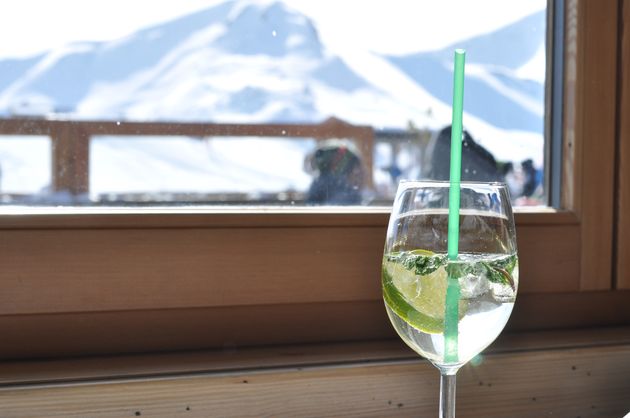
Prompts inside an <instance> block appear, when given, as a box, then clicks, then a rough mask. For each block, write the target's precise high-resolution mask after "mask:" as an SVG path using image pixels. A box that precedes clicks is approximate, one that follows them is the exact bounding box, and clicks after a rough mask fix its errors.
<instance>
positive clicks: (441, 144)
mask: <svg viewBox="0 0 630 418" xmlns="http://www.w3.org/2000/svg"><path fill="white" fill-rule="evenodd" d="M463 136H464V139H463V143H462V176H461V179H462V181H503V175H502V174H501V172H500V171H499V167H498V165H497V161H496V159H495V158H494V156H493V155H492V154H491V153H490V152H489V151H488V150H486V149H485V148H484V147H483V146H482V145H480V144H479V143H477V142H475V141H474V140H473V138H472V136H471V135H470V134H469V133H468V131H464V132H463ZM450 161H451V127H450V126H447V127H446V128H444V129H442V130H441V131H440V132H439V134H438V135H437V138H436V140H435V142H434V146H433V153H432V154H431V170H430V178H431V179H433V180H449V179H450V167H451V164H450Z"/></svg>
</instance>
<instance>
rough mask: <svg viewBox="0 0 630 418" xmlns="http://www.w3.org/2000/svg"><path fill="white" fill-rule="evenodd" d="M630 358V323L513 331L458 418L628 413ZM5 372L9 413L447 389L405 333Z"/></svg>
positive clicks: (225, 409) (381, 407)
mask: <svg viewBox="0 0 630 418" xmlns="http://www.w3.org/2000/svg"><path fill="white" fill-rule="evenodd" d="M629 355H630V327H628V326H626V327H614V328H601V329H583V330H562V331H558V330H556V331H544V332H530V333H517V334H506V335H504V336H502V337H501V338H500V339H499V341H497V342H496V343H495V344H493V346H492V347H491V348H490V349H489V350H487V353H485V354H484V356H483V357H482V360H481V362H480V363H478V364H476V365H475V366H473V365H467V366H465V367H464V368H463V369H462V370H461V371H460V373H459V375H458V380H459V382H458V406H459V408H458V416H461V417H479V416H483V417H497V418H498V417H505V416H510V417H532V418H533V417H540V416H546V415H548V414H553V415H554V416H581V417H590V416H598V417H599V416H611V417H612V416H622V415H623V414H625V413H626V412H628V411H627V410H625V409H628V404H627V393H630V381H629V380H628V379H627V376H628V375H629V374H630V363H629V362H628V361H627V358H628V356H629ZM624 359H625V361H624ZM0 370H1V372H0V404H2V405H3V407H2V411H3V413H4V414H7V415H3V416H12V417H22V416H64V417H79V416H91V417H125V416H134V415H135V416H138V415H142V416H158V417H170V416H185V417H202V416H203V417H206V416H222V417H226V416H263V415H264V416H304V417H308V416H338V415H344V416H357V417H359V416H413V415H415V416H433V415H436V409H437V402H438V388H439V384H438V381H439V379H438V373H437V371H436V370H435V369H434V368H433V367H432V366H431V365H430V364H429V363H428V362H426V361H424V360H420V359H419V358H418V357H417V356H416V355H415V354H414V353H412V352H411V351H410V350H409V349H407V348H406V347H403V345H402V343H400V342H399V341H397V340H389V341H373V342H364V343H336V344H313V345H299V346H275V347H260V348H248V349H239V350H235V349H231V350H230V349H226V350H221V351H213V352H191V353H170V354H153V355H136V356H120V357H109V358H106V357H98V358H97V357H92V358H78V359H66V360H50V361H21V362H11V363H4V364H2V365H1V367H0ZM624 408H625V409H624ZM460 414H461V415H460Z"/></svg>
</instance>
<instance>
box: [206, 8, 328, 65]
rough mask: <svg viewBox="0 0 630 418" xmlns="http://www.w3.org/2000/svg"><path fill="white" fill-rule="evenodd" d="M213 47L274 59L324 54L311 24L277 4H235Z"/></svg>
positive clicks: (304, 18) (305, 18)
mask: <svg viewBox="0 0 630 418" xmlns="http://www.w3.org/2000/svg"><path fill="white" fill-rule="evenodd" d="M216 45H217V46H218V47H220V48H221V49H223V50H224V51H226V52H230V53H233V54H239V55H258V54H262V55H269V56H275V57H280V56H285V55H287V54H299V55H304V56H311V57H321V56H322V50H323V47H322V45H321V43H320V41H319V37H318V35H317V31H316V29H315V26H314V25H313V22H311V20H310V19H308V18H307V17H306V16H304V15H302V14H300V13H298V12H296V11H294V10H292V9H290V8H288V7H287V5H286V4H284V3H283V2H279V1H274V2H254V1H242V2H235V3H234V6H233V9H232V11H231V12H230V15H229V17H228V23H227V25H226V32H225V34H224V35H223V36H221V37H220V38H219V39H218V40H217V42H216Z"/></svg>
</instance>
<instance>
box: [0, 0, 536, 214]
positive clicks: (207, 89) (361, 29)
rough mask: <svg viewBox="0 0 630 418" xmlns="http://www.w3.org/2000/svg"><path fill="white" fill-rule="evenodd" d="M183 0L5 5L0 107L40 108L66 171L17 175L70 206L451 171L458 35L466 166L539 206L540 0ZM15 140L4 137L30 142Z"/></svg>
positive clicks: (29, 118) (309, 198)
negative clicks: (463, 56) (463, 55)
mask: <svg viewBox="0 0 630 418" xmlns="http://www.w3.org/2000/svg"><path fill="white" fill-rule="evenodd" d="M181 3H184V2H154V1H148V0H147V1H141V0H138V1H134V2H125V4H124V13H121V4H118V3H117V2H98V3H96V2H89V4H88V3H87V2H81V1H78V0H77V1H73V0H58V1H55V2H47V1H43V0H41V1H36V0H30V1H26V0H25V1H20V2H18V1H15V2H14V3H13V4H12V6H11V7H9V8H7V10H5V12H4V13H3V16H2V21H1V22H0V23H1V24H0V30H2V31H5V33H3V35H4V37H5V39H12V42H11V45H10V46H9V47H7V48H6V49H3V51H2V52H1V53H0V118H2V119H10V120H16V119H17V120H18V121H19V122H20V123H23V125H24V127H23V129H20V133H23V134H35V133H37V132H33V131H29V129H30V128H29V127H32V126H34V125H33V121H37V123H38V124H39V125H37V126H39V128H38V129H40V131H45V132H48V131H51V130H53V131H54V132H56V134H55V135H51V137H52V140H53V142H54V143H55V144H57V146H58V148H59V149H64V152H55V154H54V155H53V154H52V148H50V147H49V150H50V152H51V154H49V156H48V157H47V161H49V163H48V164H50V161H52V167H54V169H55V170H56V172H54V173H52V174H51V175H52V178H53V179H55V178H60V179H62V180H60V181H50V179H48V180H43V181H44V183H46V181H48V183H47V184H48V185H49V187H50V190H49V192H50V193H48V194H46V193H44V194H42V192H41V190H42V188H43V187H46V184H44V183H41V182H40V183H41V184H40V183H38V185H35V184H34V183H33V182H35V180H34V179H35V178H39V177H38V175H37V173H39V172H43V171H42V170H43V168H42V166H41V165H39V166H37V168H34V169H33V170H35V171H33V176H24V175H18V174H17V173H22V172H25V170H29V168H28V167H27V166H26V165H20V164H22V163H21V162H19V161H18V160H14V161H13V163H11V164H13V165H10V166H7V167H8V169H9V170H10V171H9V172H6V171H5V168H4V167H3V175H4V176H8V177H6V178H15V179H21V180H13V181H15V182H17V183H15V186H12V187H15V190H16V191H19V190H21V191H20V193H26V194H31V195H33V196H38V198H37V199H35V200H37V201H38V202H42V203H45V201H46V199H49V201H50V203H67V204H96V205H100V204H139V203H143V204H146V203H151V202H153V203H156V204H174V203H178V202H179V203H186V204H188V203H203V204H207V203H222V204H223V203H232V204H236V203H238V204H245V203H252V204H261V203H264V204H296V205H299V204H307V205H310V204H344V205H348V204H363V205H383V204H384V205H387V204H390V202H391V198H392V196H393V194H394V192H395V188H396V185H397V182H398V181H399V180H400V179H403V178H436V179H443V178H445V176H446V174H445V173H447V172H448V170H447V168H448V152H449V146H450V145H449V140H450V136H449V135H450V134H449V124H450V119H451V113H450V112H451V110H450V102H451V97H452V90H451V89H452V55H453V50H454V49H455V48H465V49H466V51H467V64H466V82H465V95H464V97H465V101H464V109H465V115H464V128H465V130H466V135H465V137H464V141H465V142H464V157H463V173H462V175H463V178H464V179H471V180H499V181H506V182H507V183H508V184H509V185H510V188H511V191H512V195H513V198H514V201H515V203H516V204H518V205H541V204H546V201H545V198H544V196H545V194H544V190H543V182H542V178H543V172H544V167H543V162H544V156H543V154H544V152H543V150H544V148H545V147H544V136H543V132H544V118H543V115H544V112H545V109H544V103H545V75H546V63H545V57H546V43H545V40H546V30H547V29H546V1H544V0H536V1H527V2H504V1H502V0H484V1H478V2H470V1H465V0H460V1H455V0H449V1H441V2H435V1H404V0H387V1H384V0H381V1H371V2H361V3H360V5H359V3H357V2H354V1H348V0H346V1H338V2H313V1H308V0H283V1H275V2H274V1H261V2H252V1H247V2H243V1H218V0H206V1H203V0H194V1H189V2H185V4H181ZM358 8H360V12H359V10H357V9H358ZM33 10H38V11H39V12H38V13H37V14H33V13H32V11H33ZM68 10H72V13H68ZM454 10H457V13H454V12H453V11H454ZM489 10H492V13H488V11H489ZM38 33H46V34H47V35H46V36H35V34H38ZM65 121H71V122H72V123H70V124H64V122H65ZM130 122H131V123H134V122H135V123H137V122H140V123H143V124H147V125H149V124H153V125H152V127H151V128H146V129H145V128H142V127H140V128H138V129H135V128H133V129H132V128H129V126H130V125H129V124H128V123H130ZM156 122H160V123H158V124H156ZM112 123H114V124H115V126H119V127H120V129H118V130H117V129H115V126H112V125H111V124H112ZM126 124H127V125H126ZM53 125H54V126H53ZM6 126H8V125H5V124H3V123H2V121H0V135H2V134H5V135H8V134H15V133H16V132H14V131H15V129H13V130H11V131H7V128H6ZM104 126H105V128H103V127H104ZM125 126H127V127H125ZM134 126H135V125H134ZM243 126H245V128H243ZM160 130H161V131H160ZM22 138H23V139H24V140H25V141H26V140H27V138H28V137H22ZM57 141H59V142H57ZM12 143H14V144H16V145H15V150H16V151H12V150H13V148H11V150H9V151H6V152H7V153H9V154H10V153H12V152H18V151H17V150H18V149H22V148H20V147H21V146H22V145H20V144H19V143H20V141H14V142H12ZM7 146H8V145H7ZM75 148H76V149H75ZM4 149H5V148H3V150H4ZM9 154H7V155H9ZM38 155H39V154H38ZM38 158H39V157H38ZM20 161H22V160H20ZM7 164H8V163H7ZM24 164H26V163H25V162H24ZM65 165H71V166H72V169H71V170H70V169H69V170H66V174H64V173H60V172H58V171H63V170H65V168H64V167H65ZM9 167H10V168H9ZM77 167H78V168H77ZM47 173H49V174H50V173H51V171H50V169H48V171H47ZM67 173H71V175H72V176H75V177H76V178H75V179H74V180H72V179H70V180H68V179H66V178H65V177H64V176H66V177H67V176H68V174H67ZM20 182H23V183H20ZM12 184H13V183H12ZM3 193H4V189H3ZM46 196H48V197H46ZM60 196H61V197H63V196H65V197H67V199H64V198H60Z"/></svg>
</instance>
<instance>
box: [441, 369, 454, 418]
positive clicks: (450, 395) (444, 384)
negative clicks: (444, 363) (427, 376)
mask: <svg viewBox="0 0 630 418" xmlns="http://www.w3.org/2000/svg"><path fill="white" fill-rule="evenodd" d="M455 383H456V378H455V373H453V374H446V373H444V372H441V373H440V418H455Z"/></svg>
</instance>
